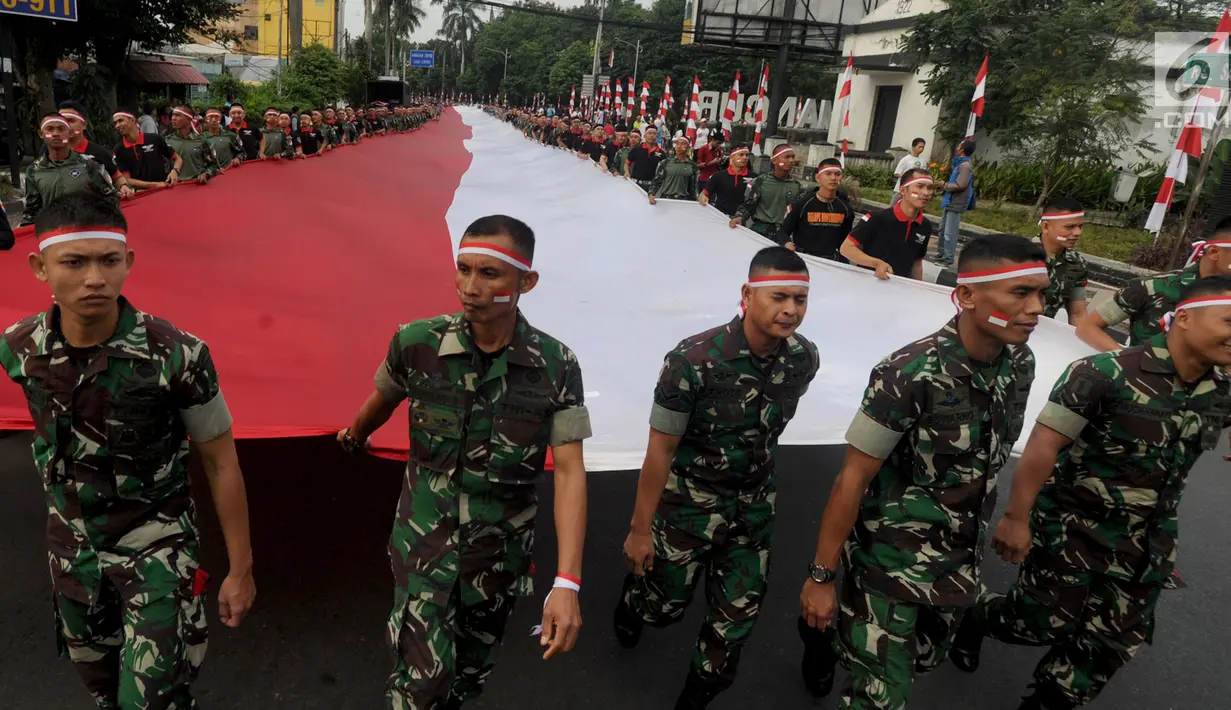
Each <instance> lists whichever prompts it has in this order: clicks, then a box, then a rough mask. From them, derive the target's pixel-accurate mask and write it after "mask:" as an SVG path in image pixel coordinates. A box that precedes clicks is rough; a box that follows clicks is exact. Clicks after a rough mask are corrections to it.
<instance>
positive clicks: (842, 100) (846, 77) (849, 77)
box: [838, 52, 855, 168]
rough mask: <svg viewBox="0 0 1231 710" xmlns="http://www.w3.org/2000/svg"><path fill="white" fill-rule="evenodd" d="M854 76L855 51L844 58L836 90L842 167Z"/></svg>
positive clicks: (843, 164)
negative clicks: (840, 120)
mask: <svg viewBox="0 0 1231 710" xmlns="http://www.w3.org/2000/svg"><path fill="white" fill-rule="evenodd" d="M854 77H855V53H854V52H851V54H850V55H849V56H848V57H847V58H846V71H845V72H844V73H843V74H842V88H841V89H840V90H839V91H838V106H839V110H840V111H841V112H842V130H840V131H838V135H840V136H842V154H841V155H840V156H838V159H839V160H840V161H841V162H842V167H843V168H845V167H846V151H847V139H846V131H847V129H849V128H850V127H851V84H852V82H853V80H854Z"/></svg>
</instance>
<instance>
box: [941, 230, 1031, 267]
mask: <svg viewBox="0 0 1231 710" xmlns="http://www.w3.org/2000/svg"><path fill="white" fill-rule="evenodd" d="M998 261H1011V262H1013V263H1014V264H1029V263H1031V262H1034V261H1037V262H1040V263H1044V264H1045V263H1047V252H1045V251H1043V246H1042V245H1041V244H1036V243H1035V242H1032V241H1030V240H1029V239H1027V238H1025V237H1019V236H1018V235H1016V234H984V235H981V236H978V237H975V238H974V239H972V240H970V243H969V244H967V245H966V248H964V249H962V253H961V255H959V256H958V259H957V270H958V273H966V272H968V271H979V270H980V269H981V268H982V267H985V266H988V265H994V264H995V263H996V262H998Z"/></svg>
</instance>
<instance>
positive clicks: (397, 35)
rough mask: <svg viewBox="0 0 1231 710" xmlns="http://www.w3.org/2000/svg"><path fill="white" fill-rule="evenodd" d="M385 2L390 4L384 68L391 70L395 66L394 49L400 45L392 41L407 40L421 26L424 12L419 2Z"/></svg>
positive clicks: (401, 0)
mask: <svg viewBox="0 0 1231 710" xmlns="http://www.w3.org/2000/svg"><path fill="white" fill-rule="evenodd" d="M386 2H388V3H390V7H389V15H388V17H387V18H386V24H385V56H386V57H387V59H388V64H387V65H386V66H388V67H390V68H392V67H396V66H397V61H396V55H397V54H398V52H397V51H396V50H395V47H397V46H398V45H399V44H401V43H400V42H395V41H394V40H403V41H406V40H409V39H410V35H411V34H413V33H414V31H415V30H417V29H419V25H420V24H422V22H423V17H424V12H423V7H422V6H421V4H420V2H421V0H386Z"/></svg>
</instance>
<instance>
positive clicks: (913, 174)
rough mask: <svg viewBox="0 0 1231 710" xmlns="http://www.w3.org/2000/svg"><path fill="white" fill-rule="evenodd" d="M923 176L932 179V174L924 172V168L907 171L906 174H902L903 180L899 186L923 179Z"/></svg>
mask: <svg viewBox="0 0 1231 710" xmlns="http://www.w3.org/2000/svg"><path fill="white" fill-rule="evenodd" d="M921 176H927V177H932V174H931V173H929V172H928V171H926V170H924V169H923V168H911V169H910V170H907V171H906V172H904V173H902V179H901V180H900V181H899V182H898V184H899V185H905V184H906V183H908V182H910V181H911V180H914V179H915V178H917V177H921Z"/></svg>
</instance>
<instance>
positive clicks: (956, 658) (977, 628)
mask: <svg viewBox="0 0 1231 710" xmlns="http://www.w3.org/2000/svg"><path fill="white" fill-rule="evenodd" d="M985 635H986V634H985V633H984V628H983V622H982V621H980V620H979V619H978V618H976V615H975V613H974V611H971V612H970V613H967V614H966V616H965V617H964V618H963V619H962V624H961V625H960V626H958V627H957V634H956V635H955V636H954V638H953V648H951V649H949V660H951V661H953V665H955V666H957V668H958V670H960V671H965V672H967V673H974V672H975V671H977V670H979V654H980V653H981V652H982V650H983V637H984V636H985Z"/></svg>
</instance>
